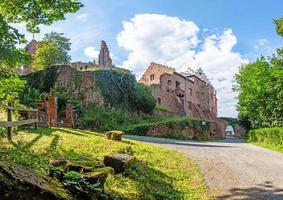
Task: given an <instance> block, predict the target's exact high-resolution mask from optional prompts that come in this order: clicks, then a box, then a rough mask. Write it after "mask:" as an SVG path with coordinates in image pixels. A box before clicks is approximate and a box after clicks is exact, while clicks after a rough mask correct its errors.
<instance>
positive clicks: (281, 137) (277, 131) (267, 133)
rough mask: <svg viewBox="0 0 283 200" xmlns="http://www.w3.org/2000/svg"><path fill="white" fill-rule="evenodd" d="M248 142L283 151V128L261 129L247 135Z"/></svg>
mask: <svg viewBox="0 0 283 200" xmlns="http://www.w3.org/2000/svg"><path fill="white" fill-rule="evenodd" d="M246 139H247V141H248V142H253V143H258V144H262V145H265V146H268V147H271V148H277V149H283V128H282V127H275V128H260V129H255V130H251V131H249V132H248V134H247V138H246Z"/></svg>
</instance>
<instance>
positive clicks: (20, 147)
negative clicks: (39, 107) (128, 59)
mask: <svg viewBox="0 0 283 200" xmlns="http://www.w3.org/2000/svg"><path fill="white" fill-rule="evenodd" d="M116 152H124V153H128V154H132V155H134V156H135V157H136V159H137V161H136V162H135V163H134V164H133V165H132V166H131V167H130V168H129V169H128V170H127V171H126V172H125V173H124V174H118V175H115V174H110V175H109V177H108V179H107V181H106V185H105V189H106V192H107V193H108V194H110V195H111V196H112V197H113V199H174V200H175V199H189V200H191V199H209V197H208V195H207V188H206V185H205V183H204V179H203V176H202V175H201V173H200V169H199V166H198V165H197V164H195V163H194V162H192V161H191V160H189V159H187V157H185V155H183V154H181V153H178V152H175V151H173V150H169V149H166V148H163V147H158V146H154V145H150V144H146V143H142V142H138V141H132V140H126V139H124V140H123V141H122V142H116V141H112V140H107V139H105V137H104V135H102V134H99V133H95V132H91V131H82V130H72V129H63V128H60V129H55V128H54V129H43V128H41V129H38V130H32V131H20V132H18V133H17V134H15V135H13V143H12V144H9V143H8V142H7V139H6V138H2V139H0V156H1V159H4V160H9V161H13V162H16V163H20V164H24V165H28V166H30V167H32V168H35V169H37V170H39V171H41V172H43V173H47V171H48V162H49V160H51V159H56V158H62V157H65V158H66V157H69V158H76V157H79V156H84V157H87V158H92V159H99V160H101V161H102V160H103V158H104V156H105V155H109V154H112V153H116Z"/></svg>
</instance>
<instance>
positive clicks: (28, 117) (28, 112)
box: [27, 111, 30, 129]
mask: <svg viewBox="0 0 283 200" xmlns="http://www.w3.org/2000/svg"><path fill="white" fill-rule="evenodd" d="M27 119H30V111H27ZM28 129H30V124H28Z"/></svg>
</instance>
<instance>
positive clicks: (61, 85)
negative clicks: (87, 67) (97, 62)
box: [55, 66, 103, 106]
mask: <svg viewBox="0 0 283 200" xmlns="http://www.w3.org/2000/svg"><path fill="white" fill-rule="evenodd" d="M93 73H94V72H91V71H78V70H76V69H74V68H71V67H69V66H60V67H58V69H57V79H56V81H55V89H56V90H59V91H64V92H65V93H67V94H68V95H70V96H71V97H72V98H73V99H79V100H81V103H82V106H87V105H89V104H93V103H96V104H103V97H102V95H101V93H100V91H99V89H97V88H96V86H95V80H94V75H93Z"/></svg>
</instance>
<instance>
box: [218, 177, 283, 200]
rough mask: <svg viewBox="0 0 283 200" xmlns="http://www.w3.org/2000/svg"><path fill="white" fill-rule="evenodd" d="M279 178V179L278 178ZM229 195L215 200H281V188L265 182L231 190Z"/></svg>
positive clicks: (282, 189) (282, 190)
mask: <svg viewBox="0 0 283 200" xmlns="http://www.w3.org/2000/svg"><path fill="white" fill-rule="evenodd" d="M278 178H279V177H278ZM229 193H230V194H227V195H223V196H218V197H216V199H219V200H222V199H245V200H282V199H283V188H281V189H280V188H277V187H275V186H273V185H272V183H271V182H269V181H266V182H265V183H264V184H259V185H257V186H255V187H250V188H233V189H231V190H230V191H229Z"/></svg>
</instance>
